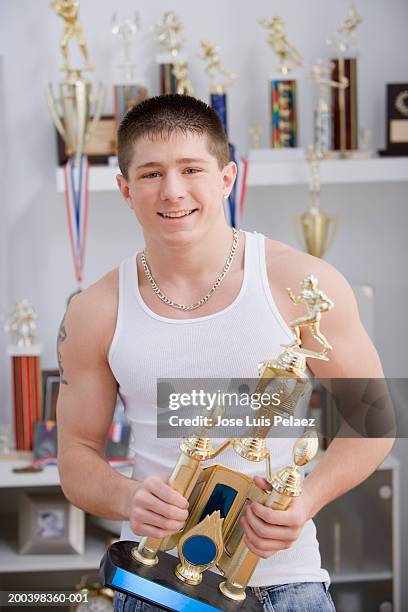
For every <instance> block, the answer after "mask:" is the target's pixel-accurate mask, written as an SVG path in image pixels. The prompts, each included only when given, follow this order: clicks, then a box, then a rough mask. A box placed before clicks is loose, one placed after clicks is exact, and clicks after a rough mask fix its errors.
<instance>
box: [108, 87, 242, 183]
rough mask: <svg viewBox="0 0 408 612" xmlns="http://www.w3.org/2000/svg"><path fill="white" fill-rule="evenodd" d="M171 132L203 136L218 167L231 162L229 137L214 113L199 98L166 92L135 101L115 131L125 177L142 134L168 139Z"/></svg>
mask: <svg viewBox="0 0 408 612" xmlns="http://www.w3.org/2000/svg"><path fill="white" fill-rule="evenodd" d="M174 132H182V133H183V134H187V133H189V132H192V133H193V134H200V135H204V134H205V135H206V136H207V137H208V147H209V152H210V153H211V155H213V156H214V157H215V158H216V160H217V162H218V166H219V168H220V169H222V168H224V166H225V165H226V164H228V162H229V161H230V154H229V145H228V138H227V136H226V134H225V131H224V128H223V126H222V123H221V121H220V119H219V117H218V115H217V113H216V112H215V111H214V110H213V109H212V108H211V107H209V106H208V104H206V103H205V102H203V101H202V100H197V98H193V97H191V96H182V95H178V94H169V95H165V96H155V97H154V98H149V99H148V100H144V101H143V102H140V104H136V106H134V107H133V108H131V109H130V110H129V111H128V113H127V114H126V115H125V117H124V118H123V120H122V122H121V124H120V126H119V130H118V162H119V168H120V171H121V173H122V175H123V176H124V177H125V179H127V178H128V171H129V166H130V163H131V161H132V157H133V151H134V144H135V142H136V141H137V140H138V138H140V137H142V136H145V135H147V136H160V137H162V138H168V137H169V136H170V135H171V134H172V133H174Z"/></svg>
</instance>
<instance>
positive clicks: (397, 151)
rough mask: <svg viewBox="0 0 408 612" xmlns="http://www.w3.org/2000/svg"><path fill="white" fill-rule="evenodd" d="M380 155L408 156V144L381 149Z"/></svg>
mask: <svg viewBox="0 0 408 612" xmlns="http://www.w3.org/2000/svg"><path fill="white" fill-rule="evenodd" d="M378 155H379V156H380V157H406V156H408V144H407V143H406V144H404V145H401V146H400V147H394V148H392V149H381V150H380V151H378Z"/></svg>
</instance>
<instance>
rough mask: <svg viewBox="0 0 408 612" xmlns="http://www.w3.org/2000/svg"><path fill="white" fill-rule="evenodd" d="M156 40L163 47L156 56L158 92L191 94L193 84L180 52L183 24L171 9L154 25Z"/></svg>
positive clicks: (185, 61)
mask: <svg viewBox="0 0 408 612" xmlns="http://www.w3.org/2000/svg"><path fill="white" fill-rule="evenodd" d="M154 29H155V32H156V42H157V44H158V45H159V46H160V47H162V48H163V49H164V51H163V53H159V54H158V55H157V56H156V61H157V63H158V64H159V68H160V94H161V95H163V94H175V93H178V94H186V95H192V94H193V86H192V84H191V81H190V79H189V76H188V64H187V60H186V58H185V56H184V55H183V54H182V53H180V51H181V49H182V48H183V40H182V38H181V32H182V30H183V26H182V24H181V21H180V19H179V18H178V17H177V15H176V14H175V13H174V12H173V11H167V12H165V13H164V14H163V16H162V18H161V21H160V22H159V23H157V24H156V25H155V28H154Z"/></svg>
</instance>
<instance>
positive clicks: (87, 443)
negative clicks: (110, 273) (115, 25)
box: [57, 286, 138, 520]
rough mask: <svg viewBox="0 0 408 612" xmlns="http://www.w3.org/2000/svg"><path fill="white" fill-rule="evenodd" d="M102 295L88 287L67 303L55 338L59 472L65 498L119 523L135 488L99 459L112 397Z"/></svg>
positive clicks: (107, 306)
mask: <svg viewBox="0 0 408 612" xmlns="http://www.w3.org/2000/svg"><path fill="white" fill-rule="evenodd" d="M105 289H106V288H105ZM101 290H103V287H102V288H95V286H94V287H91V288H90V289H88V290H87V291H86V292H84V293H83V294H80V295H78V296H77V297H76V298H75V299H74V300H73V301H72V302H71V304H70V306H69V307H68V310H67V312H66V315H65V318H64V321H63V328H64V332H65V333H61V330H60V334H59V342H58V352H59V362H60V368H62V370H63V379H64V382H65V384H61V385H60V392H59V396H58V404H57V421H58V467H59V472H60V478H61V486H62V489H63V491H64V494H65V495H66V497H67V498H68V499H69V500H70V501H71V502H72V503H73V504H74V505H76V506H78V507H80V508H82V509H84V510H86V511H87V512H90V513H92V514H95V515H99V516H104V517H106V518H111V519H114V520H122V519H128V518H129V511H130V507H131V499H132V496H133V494H134V492H135V489H136V487H137V484H138V483H137V482H136V481H133V480H130V479H129V478H126V477H125V476H122V475H121V474H119V473H117V472H116V471H115V470H114V469H113V468H111V467H110V466H109V464H108V462H107V460H106V458H105V456H104V447H105V440H106V436H107V432H108V429H109V426H110V424H111V421H112V416H113V411H114V407H115V400H116V392H117V385H116V381H115V379H114V377H113V375H112V372H111V371H110V368H109V365H108V363H107V349H108V339H109V327H112V325H111V326H110V321H111V320H112V318H113V320H114V316H113V317H112V314H113V315H115V314H116V312H115V310H114V307H113V312H112V303H109V300H108V301H106V300H104V299H103V297H104V296H103V291H102V292H101ZM113 327H114V325H113Z"/></svg>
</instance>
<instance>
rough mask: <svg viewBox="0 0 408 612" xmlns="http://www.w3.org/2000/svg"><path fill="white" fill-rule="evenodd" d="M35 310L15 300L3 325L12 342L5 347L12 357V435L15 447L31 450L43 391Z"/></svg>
mask: <svg viewBox="0 0 408 612" xmlns="http://www.w3.org/2000/svg"><path fill="white" fill-rule="evenodd" d="M36 318H37V317H36V314H35V312H34V309H33V307H32V306H31V304H30V303H29V302H28V301H27V300H21V301H20V302H17V304H16V307H15V310H14V312H13V314H12V315H11V317H10V319H9V321H8V322H7V324H6V326H5V329H6V331H8V332H9V333H10V334H11V335H12V337H13V339H14V344H13V345H10V346H9V347H8V354H9V355H10V357H11V359H12V374H13V408H14V436H15V447H16V449H17V450H31V449H32V446H33V429H34V423H35V422H36V421H39V420H40V419H41V414H42V393H41V370H40V354H41V351H42V346H41V345H40V344H37V343H35V342H34V341H35V338H36V325H35V322H34V321H35V319H36Z"/></svg>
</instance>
